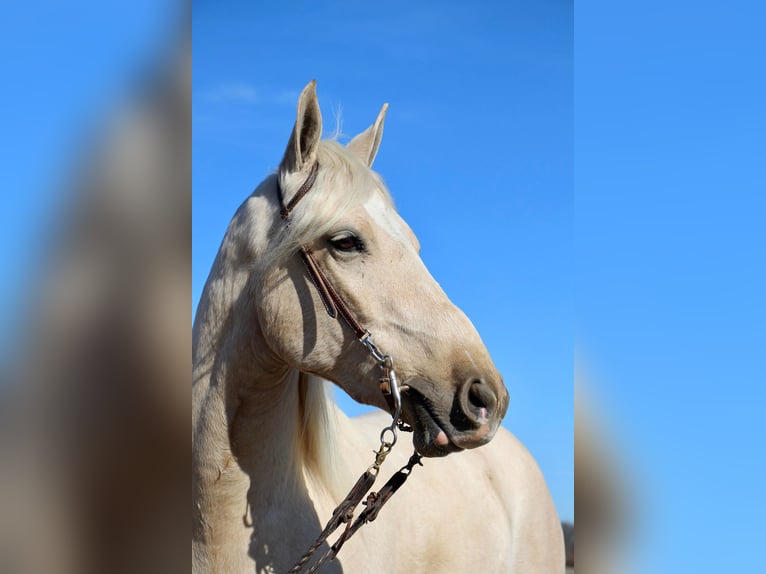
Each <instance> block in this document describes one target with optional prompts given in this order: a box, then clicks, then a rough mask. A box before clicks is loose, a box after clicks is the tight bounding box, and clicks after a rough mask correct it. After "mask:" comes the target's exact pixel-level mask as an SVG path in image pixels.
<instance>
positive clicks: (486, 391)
mask: <svg viewBox="0 0 766 574" xmlns="http://www.w3.org/2000/svg"><path fill="white" fill-rule="evenodd" d="M466 398H467V399H468V400H467V403H468V404H467V405H466V406H467V407H468V409H469V410H470V411H471V413H472V414H473V415H474V417H475V418H476V419H477V420H478V422H483V421H486V420H487V419H488V418H489V416H490V414H491V413H492V411H493V410H494V408H495V405H496V404H497V397H496V396H495V393H494V392H492V389H490V387H489V385H488V384H486V383H485V382H484V381H482V380H480V379H475V380H473V381H472V382H471V383H470V384H469V386H468V395H467V397H466Z"/></svg>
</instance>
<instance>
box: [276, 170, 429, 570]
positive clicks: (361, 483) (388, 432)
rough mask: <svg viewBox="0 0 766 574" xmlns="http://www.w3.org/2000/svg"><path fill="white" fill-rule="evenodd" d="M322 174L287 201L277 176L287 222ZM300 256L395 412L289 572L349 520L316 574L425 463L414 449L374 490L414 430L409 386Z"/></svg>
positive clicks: (308, 259)
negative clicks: (371, 457)
mask: <svg viewBox="0 0 766 574" xmlns="http://www.w3.org/2000/svg"><path fill="white" fill-rule="evenodd" d="M318 172H319V162H315V163H314V165H313V166H312V167H311V171H310V173H309V176H308V177H307V178H306V180H305V181H304V182H303V184H302V185H301V186H300V187H299V188H298V191H297V192H296V193H295V195H294V196H293V197H292V199H291V200H290V201H289V202H288V203H285V198H284V194H283V192H282V186H281V185H280V184H279V178H277V197H278V198H279V204H280V210H279V214H280V217H281V218H282V220H283V221H287V220H288V218H289V217H290V213H291V212H292V211H293V209H295V206H296V205H297V204H298V202H299V201H300V200H301V199H303V198H304V197H305V196H306V194H307V193H308V192H309V191H310V190H311V188H312V187H313V185H314V182H315V181H316V178H317V173H318ZM298 255H299V256H300V258H301V260H302V261H303V265H304V267H305V268H306V272H307V273H308V276H309V279H310V280H311V283H312V284H313V285H314V287H315V288H316V290H317V292H318V293H319V297H320V299H321V300H322V304H323V305H324V308H325V310H326V311H327V314H328V315H329V316H330V317H332V318H333V319H335V318H337V317H338V316H339V315H340V317H341V318H342V319H343V321H344V322H345V323H346V324H347V325H348V326H349V328H351V330H352V331H353V333H354V335H355V336H356V338H357V339H358V340H359V342H360V343H361V344H362V345H364V347H365V348H366V349H367V351H368V352H369V353H370V355H372V357H373V359H374V360H375V361H376V362H377V363H378V366H379V367H380V370H381V376H380V379H379V384H380V390H381V392H382V393H383V396H384V398H385V399H386V403H387V404H388V407H389V410H390V411H391V417H392V421H391V424H390V425H388V426H386V427H384V428H383V430H381V431H380V447H379V448H378V450H377V451H375V461H374V462H373V463H372V464H371V465H370V466H369V468H367V470H366V471H364V473H363V474H362V476H360V477H359V479H358V480H357V481H356V484H355V485H354V486H353V487H352V488H351V490H350V491H349V493H348V494H347V495H346V498H344V499H343V501H342V502H341V503H340V504H339V505H338V506H337V507H336V508H335V510H334V511H333V513H332V517H331V518H330V520H329V521H328V522H327V524H326V525H325V528H324V530H323V531H322V533H321V534H320V535H319V537H318V538H317V539H316V541H315V542H314V543H313V544H312V545H311V546H310V547H309V549H308V550H307V551H306V552H305V553H304V555H303V556H302V557H301V559H300V560H298V562H296V564H295V566H293V567H292V568H291V569H290V570H289V572H288V574H297V573H298V572H300V571H301V570H302V569H303V567H304V566H306V564H307V563H308V562H309V561H310V560H311V557H312V556H313V555H314V553H315V552H316V551H317V550H318V549H319V547H320V546H321V545H322V544H324V543H325V541H326V540H327V538H328V537H329V536H330V535H331V534H332V533H333V532H335V530H337V529H338V528H339V527H340V525H341V524H345V525H346V527H345V529H344V531H343V532H342V533H341V535H340V537H339V538H338V539H337V540H336V541H335V543H334V544H333V545H332V546H330V548H329V549H328V550H327V551H326V552H325V554H323V555H322V557H321V558H319V560H317V561H316V562H315V563H314V564H312V566H311V568H310V569H309V570H308V572H309V574H311V573H313V572H315V571H316V570H317V569H318V568H319V567H320V566H321V565H322V564H323V563H324V562H325V561H326V560H327V559H330V560H332V559H334V558H335V556H337V554H338V552H339V551H340V549H341V547H342V546H343V544H345V542H346V541H347V540H348V539H349V538H351V536H353V535H354V533H355V532H356V531H357V530H359V528H361V527H362V526H363V525H364V524H366V523H367V522H372V521H373V520H375V518H376V517H377V515H378V513H379V512H380V509H381V508H382V507H383V505H384V504H385V503H386V502H387V501H388V500H389V499H390V498H391V496H393V495H394V493H395V492H396V491H397V490H398V489H399V488H400V487H401V486H402V485H403V484H404V482H405V481H406V480H407V478H408V477H409V475H410V473H411V472H412V469H413V468H414V467H415V465H418V464H420V465H422V463H421V458H422V457H421V455H420V454H418V452H417V451H415V452H414V453H413V455H412V456H411V457H410V459H409V461H408V462H407V464H406V465H405V466H403V467H402V468H401V469H399V470H398V471H397V472H396V473H394V474H393V475H392V476H391V478H389V480H388V482H386V484H385V485H384V486H383V487H382V488H381V489H380V490H378V492H370V493H369V494H367V493H368V492H369V491H370V489H371V488H372V486H373V484H374V482H375V479H376V478H377V476H378V473H379V471H380V467H381V465H382V464H383V462H384V461H385V459H386V457H387V456H388V453H389V452H391V449H393V447H394V445H395V444H396V440H397V429H399V430H402V431H408V432H411V431H412V428H411V427H409V426H408V425H406V424H405V423H404V422H403V421H402V420H401V418H400V417H401V413H402V397H401V393H402V391H405V390H406V387H401V386H400V385H399V381H398V380H397V378H396V371H394V360H393V358H392V357H391V355H388V354H386V353H383V352H381V350H380V349H379V348H378V347H377V345H376V344H375V342H374V341H373V339H372V334H371V333H370V331H368V330H367V329H366V328H365V327H364V326H363V325H362V323H361V322H360V321H359V320H358V319H357V318H356V317H355V316H354V314H353V312H352V311H351V309H349V307H348V305H346V302H345V301H344V300H343V298H342V297H341V296H340V295H339V294H338V292H337V291H336V290H335V288H334V287H333V286H332V283H330V281H329V280H328V279H327V276H326V275H325V274H324V273H323V272H322V269H321V267H319V265H318V264H317V261H316V259H315V258H314V255H313V254H312V252H311V250H310V249H309V248H308V246H306V245H302V246H301V247H300V249H299V251H298ZM366 494H367V499H366V501H364V502H363V503H362V504H364V505H365V506H366V508H365V509H364V510H363V511H362V512H361V513H360V514H359V516H358V517H357V518H356V520H354V512H355V510H356V508H357V506H359V503H360V502H362V499H363V498H364V496H365V495H366Z"/></svg>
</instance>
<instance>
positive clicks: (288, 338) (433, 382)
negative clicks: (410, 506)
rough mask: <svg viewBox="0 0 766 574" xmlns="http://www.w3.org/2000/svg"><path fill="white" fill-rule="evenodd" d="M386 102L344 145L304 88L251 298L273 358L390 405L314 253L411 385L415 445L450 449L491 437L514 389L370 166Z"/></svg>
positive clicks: (409, 418)
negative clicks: (327, 130)
mask: <svg viewBox="0 0 766 574" xmlns="http://www.w3.org/2000/svg"><path fill="white" fill-rule="evenodd" d="M386 109H387V105H384V106H383V108H382V110H381V111H380V114H379V115H378V117H377V119H376V120H375V122H374V123H373V124H372V125H371V126H370V127H369V128H368V129H367V130H365V131H364V132H362V133H361V134H359V135H358V136H356V137H355V138H353V140H352V141H351V142H350V143H349V144H348V145H347V146H345V147H344V146H342V145H340V144H339V143H337V142H335V141H332V140H322V141H320V137H321V132H322V116H321V113H320V109H319V104H318V101H317V97H316V91H315V83H314V82H311V83H310V84H309V85H307V86H306V88H304V90H303V92H302V93H301V95H300V98H299V101H298V110H297V118H296V121H295V125H294V128H293V131H292V134H291V136H290V139H289V142H288V146H287V150H286V151H285V154H284V157H283V159H282V161H281V164H280V167H279V170H278V173H277V174H276V176H275V177H274V181H273V185H272V191H271V192H270V193H271V199H270V213H269V222H268V224H267V228H268V237H267V239H266V241H267V244H268V248H267V249H266V250H265V252H264V254H263V255H264V256H263V257H261V258H260V260H259V263H258V264H257V265H258V266H259V267H260V269H259V270H258V273H257V274H256V275H257V277H258V281H257V282H255V283H254V284H253V286H252V291H253V292H252V296H253V297H255V298H256V300H257V301H259V303H258V305H257V315H258V316H257V319H258V322H259V324H260V328H261V331H262V333H263V335H264V337H265V341H266V344H267V345H268V348H269V350H270V352H271V353H273V355H274V356H276V357H278V358H279V359H280V360H281V361H283V362H284V363H286V364H288V365H289V366H290V367H293V368H295V369H297V370H299V371H302V372H306V373H310V374H314V375H318V376H320V377H322V378H325V379H328V380H331V381H333V382H335V383H336V384H338V385H339V386H340V387H342V388H343V389H344V390H345V391H346V392H347V393H348V394H349V395H351V396H352V397H353V398H354V399H355V400H357V401H359V402H361V403H365V404H369V405H374V406H377V407H380V408H383V409H386V403H385V401H384V397H383V395H382V394H381V392H380V390H379V387H378V384H377V379H378V370H377V367H378V365H377V364H376V362H375V360H374V359H373V358H372V357H371V355H370V354H369V352H368V351H367V349H365V347H364V345H362V344H360V342H359V340H358V336H357V335H358V334H356V333H354V331H353V329H352V328H349V325H348V324H347V323H346V322H344V321H341V320H339V318H338V317H333V316H331V314H329V313H328V310H327V306H328V301H327V300H326V299H327V294H326V293H324V294H323V293H322V287H321V286H317V285H316V284H315V283H316V280H315V277H314V276H313V275H312V274H311V273H310V272H309V271H308V270H307V265H308V263H307V261H306V260H305V258H304V259H302V258H301V257H299V253H300V251H301V250H306V251H307V252H309V253H310V254H311V261H312V263H311V264H313V265H316V267H318V268H319V269H320V270H321V271H320V273H321V274H322V275H323V277H324V278H326V280H327V283H329V284H330V285H332V288H333V289H334V291H336V292H337V295H338V297H339V298H340V299H341V301H342V305H345V306H346V307H347V308H348V310H349V311H350V312H351V314H352V315H353V317H354V318H355V319H356V320H357V321H358V322H359V323H360V324H361V325H364V327H365V328H366V329H367V330H368V331H369V332H370V333H371V334H372V335H373V337H374V340H375V343H376V344H377V346H378V347H379V348H380V349H381V350H383V351H384V352H385V353H387V354H389V355H390V356H391V357H393V360H394V361H395V367H396V372H397V374H398V378H399V380H400V382H401V383H402V384H404V385H406V386H407V387H408V389H407V391H406V392H405V393H404V394H403V396H402V419H403V421H404V422H406V423H407V424H409V425H411V426H412V427H413V429H414V439H413V441H414V444H415V448H416V449H417V450H418V451H419V452H420V453H421V454H423V455H425V456H443V455H446V454H449V453H450V452H454V451H458V450H462V449H467V448H474V447H477V446H480V445H483V444H485V443H487V442H488V441H489V440H491V438H492V437H493V436H494V434H495V431H496V430H497V428H498V426H499V425H500V421H501V420H502V418H503V416H504V414H505V411H506V408H507V406H508V393H507V391H506V389H505V387H504V385H503V381H502V378H501V376H500V374H499V373H498V371H497V369H496V368H495V366H494V364H493V362H492V360H491V359H490V357H489V353H488V352H487V349H486V348H485V346H484V344H483V343H482V341H481V338H480V337H479V334H478V333H477V331H476V329H475V328H474V326H473V325H472V323H471V322H470V320H469V319H468V318H467V317H466V316H465V314H464V313H463V312H462V311H461V310H460V309H459V308H458V307H456V306H455V305H454V304H453V303H452V302H451V301H450V300H449V298H448V297H447V295H446V294H445V293H444V291H443V290H442V289H441V287H440V286H439V284H438V283H437V282H436V281H435V280H434V278H433V277H432V276H431V274H430V273H429V271H428V269H427V268H426V266H425V265H424V263H423V261H422V260H421V258H420V255H419V251H420V247H419V243H418V240H417V238H416V237H415V235H414V233H413V232H412V230H411V229H410V228H409V226H408V225H407V223H405V221H404V220H403V219H402V218H401V217H400V216H399V214H398V213H397V212H396V209H395V208H394V204H393V202H392V200H391V197H390V195H389V192H388V190H387V189H386V186H385V185H384V183H383V181H382V179H381V178H380V176H378V175H377V174H376V173H375V172H374V171H372V169H371V166H372V164H373V161H374V159H375V156H376V154H377V151H378V147H379V145H380V142H381V137H382V135H383V124H384V119H385V114H386ZM280 200H281V202H280ZM285 205H288V206H289V209H284V206H285ZM329 305H330V306H332V305H333V303H332V302H330V303H329Z"/></svg>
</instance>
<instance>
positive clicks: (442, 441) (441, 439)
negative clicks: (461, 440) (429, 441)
mask: <svg viewBox="0 0 766 574" xmlns="http://www.w3.org/2000/svg"><path fill="white" fill-rule="evenodd" d="M434 442H435V443H436V444H438V445H439V446H447V445H448V444H449V439H448V438H447V435H446V434H445V433H444V431H439V434H437V435H436V438H435V439H434Z"/></svg>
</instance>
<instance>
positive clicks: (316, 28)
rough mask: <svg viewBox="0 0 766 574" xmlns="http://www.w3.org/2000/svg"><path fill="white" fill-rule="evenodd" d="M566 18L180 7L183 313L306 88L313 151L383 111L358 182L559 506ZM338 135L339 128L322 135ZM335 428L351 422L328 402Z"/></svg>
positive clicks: (566, 441)
mask: <svg viewBox="0 0 766 574" xmlns="http://www.w3.org/2000/svg"><path fill="white" fill-rule="evenodd" d="M572 25H573V23H572V9H571V5H570V4H568V3H566V2H559V1H548V0H545V1H540V2H524V3H522V2H506V3H495V4H491V5H479V4H473V5H472V4H469V3H464V2H431V3H428V2H421V3H417V5H414V4H412V3H405V2H393V3H387V4H386V5H385V7H383V6H382V5H375V6H373V5H370V4H366V3H356V4H350V3H316V2H285V3H268V4H266V3H258V4H253V3H249V2H240V3H227V4H226V5H225V6H223V5H222V4H221V3H218V2H196V3H195V4H194V18H193V31H194V76H193V78H194V79H193V83H194V85H193V90H194V109H193V126H194V132H193V161H194V166H193V202H194V211H193V234H194V237H193V246H194V249H193V253H194V255H193V257H194V260H193V301H194V303H195V305H196V302H197V301H198V299H199V295H200V293H201V289H202V287H203V284H204V280H205V278H206V276H207V273H208V271H209V267H210V264H211V262H212V260H213V258H214V256H215V253H216V251H217V249H218V245H219V242H220V240H221V237H222V235H223V233H224V231H225V229H226V226H227V224H228V221H229V219H230V218H231V216H232V214H233V213H234V210H235V209H236V208H237V206H238V205H239V204H240V203H241V202H242V201H243V200H244V199H245V197H247V195H248V194H249V193H250V192H251V191H252V190H253V189H254V188H255V186H256V185H257V184H258V183H259V182H260V181H261V180H262V179H263V178H264V177H265V176H266V175H267V174H268V173H269V172H270V171H272V170H273V169H274V168H275V167H276V166H277V164H278V163H279V160H280V159H281V154H282V152H283V151H284V148H285V145H286V142H287V138H288V137H289V134H290V130H291V128H292V124H293V122H294V119H295V106H296V99H297V95H298V93H299V92H300V90H301V88H302V87H303V86H304V85H305V84H306V83H307V82H308V81H309V80H310V79H316V80H317V92H318V95H319V100H320V105H321V108H322V112H323V118H324V125H325V131H326V133H328V132H332V131H333V130H335V129H336V126H337V122H338V121H340V122H341V123H340V126H341V132H342V133H343V134H345V135H347V136H353V135H355V134H356V133H358V132H359V131H361V130H363V129H365V128H366V127H367V126H368V125H369V124H371V123H372V121H373V120H374V119H375V116H376V114H377V112H378V110H379V109H380V106H381V105H382V104H383V103H384V102H389V104H390V108H389V112H388V116H387V119H386V128H385V135H384V137H383V142H382V145H381V149H380V152H379V154H378V158H377V160H376V163H375V167H376V169H377V170H378V171H379V172H380V173H381V174H382V175H383V177H384V178H385V180H386V182H387V184H388V186H389V188H390V190H391V192H392V194H393V196H394V199H395V201H396V203H397V207H398V209H399V211H400V213H401V214H402V215H403V217H404V218H405V219H406V220H407V221H408V222H409V223H410V225H411V226H412V228H413V229H414V231H415V232H416V234H417V235H418V236H419V239H420V241H421V244H422V256H423V259H424V261H425V262H426V264H427V265H428V267H429V269H430V270H431V272H432V274H433V275H434V276H435V277H436V279H437V280H438V281H439V282H440V283H441V284H442V286H443V287H444V289H445V290H446V292H447V293H448V295H449V296H450V297H451V298H452V300H453V301H454V302H455V303H456V304H457V305H459V306H460V307H461V308H462V309H463V310H464V311H465V312H466V313H467V314H468V316H469V317H470V318H471V319H472V321H473V322H474V324H475V325H476V327H477V328H478V330H479V332H480V333H481V335H482V337H483V338H484V340H485V343H486V344H487V347H488V348H489V350H490V352H491V354H492V356H493V358H494V361H495V362H496V364H497V366H498V368H499V369H500V371H501V373H503V375H504V378H505V381H506V385H507V386H508V387H509V389H510V393H511V404H510V408H509V410H508V414H507V416H506V419H505V423H504V424H505V425H506V426H507V427H508V428H509V429H511V430H512V431H513V432H514V433H515V434H516V435H517V436H518V437H519V438H520V439H521V440H522V441H523V442H524V443H525V444H526V446H527V447H528V448H529V449H530V450H531V451H532V453H533V454H534V456H535V457H536V459H537V460H538V462H539V463H540V465H541V467H542V469H543V472H544V473H545V476H546V479H547V481H548V484H549V486H550V488H551V491H552V493H553V496H554V499H555V502H556V505H557V508H558V510H559V512H560V515H561V517H562V518H564V519H569V520H571V519H573V518H574V503H573V470H572V469H573V438H572V434H573V433H572V425H573V417H572V408H573V391H572V377H573V372H572V371H573V340H572V333H573V331H572V329H573V308H572V304H573V302H572V262H571V258H572V250H573V245H572V225H573V223H572V205H573V203H572V185H573V183H572V127H573V126H572V68H573V66H572ZM338 118H339V119H340V120H338ZM339 400H340V401H341V404H342V405H343V407H344V408H345V409H346V410H347V411H349V412H351V413H356V412H359V411H360V409H359V407H357V406H356V405H354V404H353V403H352V402H351V401H350V400H347V399H344V398H343V397H340V398H339Z"/></svg>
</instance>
